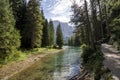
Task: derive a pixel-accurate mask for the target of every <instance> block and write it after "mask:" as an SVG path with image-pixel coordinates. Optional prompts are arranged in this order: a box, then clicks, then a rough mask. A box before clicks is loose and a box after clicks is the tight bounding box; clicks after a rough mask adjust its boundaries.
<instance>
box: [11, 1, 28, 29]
mask: <svg viewBox="0 0 120 80" xmlns="http://www.w3.org/2000/svg"><path fill="white" fill-rule="evenodd" d="M9 2H10V4H11V7H12V10H13V15H14V18H15V20H16V23H15V27H16V28H17V29H19V30H21V28H22V24H23V23H22V22H23V18H24V14H25V11H24V9H25V5H26V0H9Z"/></svg>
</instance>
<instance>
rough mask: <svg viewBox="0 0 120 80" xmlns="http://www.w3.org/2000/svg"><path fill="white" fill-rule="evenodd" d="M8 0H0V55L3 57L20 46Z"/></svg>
mask: <svg viewBox="0 0 120 80" xmlns="http://www.w3.org/2000/svg"><path fill="white" fill-rule="evenodd" d="M14 27H15V20H14V16H13V13H12V9H11V8H10V4H9V1H8V0H0V57H1V58H5V57H6V56H7V55H8V53H11V51H12V50H13V49H17V48H19V46H20V34H19V32H18V31H17V30H16V29H15V28H14Z"/></svg>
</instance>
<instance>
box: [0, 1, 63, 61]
mask: <svg viewBox="0 0 120 80" xmlns="http://www.w3.org/2000/svg"><path fill="white" fill-rule="evenodd" d="M40 3H41V1H38V0H30V1H29V2H27V1H26V0H1V1H0V63H4V62H7V61H10V60H12V59H13V58H19V57H20V56H21V55H22V54H24V51H25V50H28V51H29V50H33V49H35V48H53V47H55V45H58V46H59V48H61V47H62V46H63V37H62V32H61V26H60V25H58V29H57V33H56V36H59V37H57V38H56V41H57V42H55V40H54V25H53V21H52V20H50V21H48V20H47V19H45V17H44V13H43V10H42V9H40ZM56 47H57V46H56Z"/></svg>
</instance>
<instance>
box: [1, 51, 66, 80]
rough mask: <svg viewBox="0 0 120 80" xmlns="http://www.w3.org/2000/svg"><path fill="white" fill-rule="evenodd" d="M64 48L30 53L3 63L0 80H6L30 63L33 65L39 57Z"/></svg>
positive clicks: (55, 52)
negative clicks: (16, 59) (19, 59)
mask: <svg viewBox="0 0 120 80" xmlns="http://www.w3.org/2000/svg"><path fill="white" fill-rule="evenodd" d="M64 50H65V49H60V50H59V49H56V50H55V51H43V52H40V53H42V54H40V53H38V54H32V55H30V56H29V55H28V56H27V57H26V58H25V60H21V61H14V62H10V63H8V64H6V65H4V66H3V67H2V68H0V80H7V79H9V78H10V77H12V76H14V75H15V74H17V73H19V72H21V71H23V70H25V69H27V68H28V67H30V66H31V65H33V64H34V63H35V62H37V61H39V60H40V59H41V58H43V57H45V56H47V55H50V54H52V55H53V54H57V53H59V52H61V51H64Z"/></svg>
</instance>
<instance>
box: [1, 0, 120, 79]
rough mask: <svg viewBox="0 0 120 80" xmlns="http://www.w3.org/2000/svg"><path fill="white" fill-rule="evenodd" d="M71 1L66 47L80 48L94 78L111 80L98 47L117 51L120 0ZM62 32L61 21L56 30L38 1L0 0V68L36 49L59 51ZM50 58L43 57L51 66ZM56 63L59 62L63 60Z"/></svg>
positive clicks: (86, 66) (62, 41)
mask: <svg viewBox="0 0 120 80" xmlns="http://www.w3.org/2000/svg"><path fill="white" fill-rule="evenodd" d="M70 1H72V6H71V7H70V8H71V12H72V15H71V20H70V23H71V24H72V25H74V26H75V30H74V31H73V36H71V37H70V38H69V40H68V46H70V48H69V49H71V50H72V48H71V47H76V48H78V47H79V48H80V50H81V57H82V59H83V62H82V65H83V67H84V68H85V70H87V72H88V73H89V74H90V76H92V77H93V79H94V80H101V79H102V78H103V79H104V80H113V79H112V73H111V71H110V70H109V69H108V68H107V67H105V66H104V64H103V62H104V60H105V57H104V54H103V52H102V48H101V46H102V44H104V43H107V44H110V45H112V46H113V47H114V48H115V49H117V50H118V51H120V0H80V3H81V4H77V3H76V0H70ZM63 35H64V34H63V33H62V29H61V25H60V23H59V24H58V26H57V30H56V32H55V29H54V24H53V20H52V19H50V20H48V19H47V18H46V17H45V16H44V11H43V9H42V8H41V0H29V1H27V0H0V67H1V65H3V64H7V63H9V62H11V61H17V60H18V61H19V60H21V59H20V58H23V57H25V56H26V55H29V54H31V53H32V52H34V51H36V50H37V51H40V50H41V49H45V50H46V49H47V50H49V49H50V50H51V49H58V50H62V48H63V46H64V39H63ZM74 50H75V49H74ZM74 50H73V54H74V52H75V51H74ZM47 52H49V51H47ZM71 52H72V51H71ZM35 53H36V52H35ZM68 53H70V52H69V51H68ZM76 53H77V52H76ZM79 53H80V52H79ZM63 56H65V55H63ZM69 56H70V55H69ZM74 56H75V55H74ZM74 56H70V57H73V58H74ZM56 58H57V57H55V60H56ZM60 58H61V55H60ZM63 58H64V57H63ZM65 58H66V56H65ZM48 59H49V57H48ZM22 60H23V59H22ZM35 60H36V59H35ZM43 60H44V59H43ZM65 60H66V59H65ZM65 60H63V61H65ZM41 61H42V60H41ZM49 61H51V59H50V60H47V59H46V62H45V63H47V64H45V63H44V64H45V65H47V66H48V69H49V68H50V69H51V68H53V66H52V67H51V66H50V65H49V64H48V63H49ZM58 61H60V59H59V60H58ZM69 61H70V60H68V62H69ZM59 63H61V64H62V60H61V61H60V62H59ZM51 64H52V63H51ZM57 67H62V66H60V65H57ZM45 69H47V68H45ZM45 69H44V68H43V69H41V70H43V71H44V70H45ZM51 72H52V70H48V72H46V73H51ZM42 75H44V74H42ZM47 76H48V75H47ZM46 78H47V77H46ZM46 78H45V79H43V80H46ZM0 79H1V78H0ZM11 80H12V79H11ZM31 80H32V79H31ZM36 80H37V79H36ZM38 80H39V79H38ZM70 80H72V79H70ZM74 80H75V79H74ZM81 80H82V79H81ZM91 80H92V79H91Z"/></svg>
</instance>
